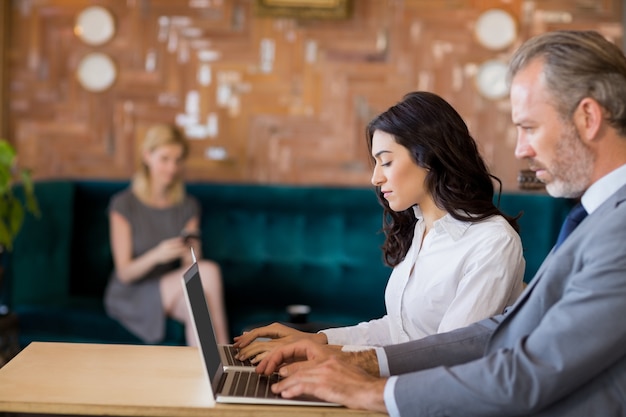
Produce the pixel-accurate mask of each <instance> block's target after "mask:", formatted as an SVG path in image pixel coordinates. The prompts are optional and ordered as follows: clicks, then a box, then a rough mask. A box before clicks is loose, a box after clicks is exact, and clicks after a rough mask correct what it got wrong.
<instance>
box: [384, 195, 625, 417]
mask: <svg viewBox="0 0 626 417" xmlns="http://www.w3.org/2000/svg"><path fill="white" fill-rule="evenodd" d="M625 201H626V187H622V188H621V189H620V190H619V191H617V192H616V193H615V194H614V195H613V196H611V197H610V198H609V199H608V200H607V201H606V202H604V203H603V204H602V205H601V206H600V207H599V208H598V209H597V210H596V211H594V212H593V213H592V214H591V215H589V216H588V217H587V218H586V219H585V220H584V221H583V222H582V223H581V224H580V225H579V226H578V228H577V229H576V230H574V232H573V233H572V234H571V235H570V236H569V238H568V239H567V240H566V241H565V242H564V243H563V245H562V246H561V247H560V248H559V249H558V250H556V251H554V250H553V251H552V252H551V253H550V254H549V255H548V256H547V257H546V260H545V261H544V262H543V264H542V265H541V267H540V268H539V270H538V271H537V274H536V275H535V277H534V279H533V280H532V281H531V284H530V285H529V286H528V288H527V289H526V291H524V293H522V295H521V296H520V298H519V299H518V301H517V302H516V303H515V304H514V305H513V306H512V307H511V308H510V309H509V310H508V311H507V312H506V313H505V314H504V315H501V316H497V317H493V318H491V319H488V320H483V321H481V322H478V323H475V324H473V325H471V326H469V327H467V328H464V329H459V330H457V331H454V332H450V333H445V334H441V335H435V336H432V337H429V338H426V339H421V340H417V341H414V342H409V343H405V344H401V345H395V346H388V347H386V348H385V353H386V355H387V359H388V363H389V369H390V372H391V374H392V375H399V377H398V381H397V383H396V385H395V391H394V395H395V399H396V402H397V405H398V408H399V410H400V413H401V415H402V416H463V417H471V416H498V417H502V416H525V415H532V416H559V417H561V416H567V417H577V416H580V417H596V416H597V417H613V416H626V203H625Z"/></svg>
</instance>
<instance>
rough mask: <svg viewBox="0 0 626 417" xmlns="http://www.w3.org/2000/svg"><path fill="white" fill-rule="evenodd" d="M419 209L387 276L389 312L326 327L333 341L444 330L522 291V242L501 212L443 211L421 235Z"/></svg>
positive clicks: (393, 338) (374, 340)
mask: <svg viewBox="0 0 626 417" xmlns="http://www.w3.org/2000/svg"><path fill="white" fill-rule="evenodd" d="M414 212H415V216H416V217H417V219H418V221H417V223H416V225H415V232H414V234H413V243H412V244H411V247H410V248H409V251H408V252H407V255H406V257H405V258H404V260H403V261H402V262H401V263H400V264H398V265H397V266H396V267H395V268H394V269H393V271H392V273H391V276H390V277H389V281H388V282H387V288H386V290H385V306H386V310H387V314H386V315H385V316H383V317H382V318H380V319H376V320H371V321H369V322H363V323H359V324H358V325H356V326H350V327H341V328H336V329H327V330H323V331H322V332H323V333H325V334H326V336H327V337H328V343H329V344H336V345H358V346H385V345H390V344H396V343H402V342H407V341H409V340H414V339H419V338H422V337H425V336H428V335H431V334H435V333H442V332H447V331H450V330H454V329H457V328H460V327H464V326H466V325H468V324H471V323H473V322H475V321H478V320H482V319H484V318H487V317H490V316H492V315H496V314H500V313H502V311H503V310H504V308H505V307H506V306H508V305H511V304H513V302H514V301H515V299H516V298H517V297H518V296H519V294H520V293H521V292H522V290H523V287H524V286H523V278H524V268H525V261H524V257H523V255H522V242H521V239H520V237H519V235H518V234H517V232H515V230H513V228H512V227H511V226H510V225H509V224H508V222H507V221H506V220H505V219H504V218H503V217H502V216H492V217H490V218H488V219H486V220H483V221H480V222H477V223H470V222H465V221H459V220H456V219H454V218H453V217H452V216H450V215H449V214H446V215H445V216H444V217H442V218H441V219H439V220H437V221H436V222H435V223H434V225H433V228H432V230H430V231H429V233H428V234H427V235H426V236H425V238H424V239H423V242H422V236H423V235H424V222H423V221H422V220H423V219H422V213H421V211H420V209H419V208H418V207H415V208H414Z"/></svg>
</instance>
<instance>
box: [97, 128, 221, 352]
mask: <svg viewBox="0 0 626 417" xmlns="http://www.w3.org/2000/svg"><path fill="white" fill-rule="evenodd" d="M188 151H189V146H188V143H187V141H186V139H185V138H184V136H183V135H182V134H181V132H180V131H179V130H178V129H177V128H176V127H175V126H171V125H155V126H153V127H151V128H150V129H149V130H148V131H147V133H146V136H145V139H144V142H143V147H142V154H141V166H140V167H139V169H138V171H137V173H136V174H135V176H134V177H133V179H132V182H131V185H130V187H129V188H127V189H125V190H122V191H121V192H119V193H118V194H116V195H114V196H113V197H112V199H111V203H110V206H109V222H110V235H111V249H112V252H113V262H114V266H115V268H114V271H113V273H112V275H111V278H110V280H109V283H108V286H107V289H106V292H105V299H104V304H105V307H106V310H107V313H108V314H109V315H110V316H111V317H113V318H115V319H117V320H118V321H119V322H120V323H122V324H123V325H124V326H125V327H126V328H127V329H128V330H130V331H131V332H132V333H134V334H135V335H136V336H137V337H139V338H140V339H142V340H143V341H144V342H146V343H158V342H159V341H161V340H162V339H163V337H164V334H165V318H166V317H172V318H174V319H176V320H178V321H181V322H183V323H184V324H185V334H186V340H187V344H189V345H196V344H197V341H196V339H195V334H194V331H193V326H192V325H191V323H189V320H190V319H189V315H188V313H187V307H186V304H185V299H184V294H183V289H182V285H181V281H180V280H181V276H182V274H183V271H184V270H186V269H187V268H188V267H189V265H190V264H191V262H192V260H191V253H190V250H189V247H190V246H192V247H193V248H194V251H195V253H196V257H197V259H198V266H199V269H200V274H201V275H202V280H203V285H204V289H205V291H206V297H207V300H208V303H209V308H210V310H211V315H212V317H213V325H214V327H215V334H216V337H217V340H218V341H219V342H220V343H226V342H228V340H229V337H228V331H227V322H226V314H225V312H224V303H223V297H222V278H221V272H220V269H219V266H218V265H217V264H216V263H214V262H211V261H207V260H202V259H201V257H202V252H201V242H200V239H199V234H198V233H199V230H200V206H199V203H198V201H197V200H196V199H195V198H194V197H192V196H190V195H188V194H186V193H185V186H184V183H183V180H182V172H183V165H184V161H185V159H186V157H187V154H188Z"/></svg>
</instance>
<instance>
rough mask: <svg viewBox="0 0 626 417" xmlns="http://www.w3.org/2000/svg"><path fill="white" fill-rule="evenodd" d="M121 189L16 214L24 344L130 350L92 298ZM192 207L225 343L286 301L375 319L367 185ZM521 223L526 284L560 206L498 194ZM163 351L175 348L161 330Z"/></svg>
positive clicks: (47, 185)
mask: <svg viewBox="0 0 626 417" xmlns="http://www.w3.org/2000/svg"><path fill="white" fill-rule="evenodd" d="M127 185H128V184H127V182H123V181H87V180H77V181H72V180H63V181H45V182H38V183H37V184H36V186H35V192H36V195H37V197H38V199H39V203H40V206H41V212H42V216H41V217H40V218H38V219H37V218H33V217H27V218H26V222H25V224H24V227H23V229H22V231H21V232H20V235H19V236H18V238H17V240H16V242H15V248H14V251H13V253H12V254H11V256H10V257H9V259H8V262H7V278H8V280H5V284H8V288H6V291H5V293H6V294H8V295H9V296H8V298H9V304H10V306H11V308H12V310H13V311H14V312H15V313H16V314H17V315H18V318H19V336H20V344H21V345H22V346H25V345H26V344H28V343H29V342H31V341H34V340H37V341H71V342H98V343H141V342H140V340H138V339H137V338H136V337H134V336H133V335H132V334H130V333H129V332H128V331H126V330H125V329H124V328H123V327H122V326H121V325H120V324H118V323H117V322H116V321H114V320H113V319H111V318H109V317H108V316H107V315H106V313H105V311H104V308H103V305H102V295H103V291H104V288H105V285H106V282H107V279H108V277H109V274H110V272H111V269H112V267H113V264H112V259H111V250H110V246H109V238H108V220H107V206H108V202H109V199H110V198H111V196H112V195H113V194H114V193H115V192H117V191H119V190H121V189H123V188H124V187H126V186H127ZM188 191H189V193H190V194H192V195H194V196H196V197H197V198H198V199H199V201H200V203H201V205H202V224H201V227H202V245H203V251H204V253H205V256H206V257H208V258H210V259H213V260H215V261H216V262H218V263H219V265H220V266H221V268H222V273H223V279H224V285H225V297H226V309H227V313H228V319H229V325H230V331H231V334H232V335H236V334H239V333H240V332H241V331H242V329H244V328H247V327H249V326H254V325H256V324H259V323H265V322H271V321H281V320H283V321H284V320H287V314H286V312H285V307H286V306H287V305H289V304H308V305H310V306H311V314H310V320H311V321H313V322H316V323H319V324H322V325H349V324H353V323H357V322H359V321H362V320H368V319H370V318H374V317H378V316H380V315H381V314H383V313H384V301H383V293H384V288H385V285H386V281H387V278H388V276H389V273H390V269H389V268H387V267H386V266H384V265H383V263H382V256H381V252H380V245H381V244H382V242H383V239H384V236H383V234H382V233H381V231H380V229H381V216H382V209H381V207H380V206H379V204H378V201H377V199H376V196H375V193H374V191H373V189H371V188H345V187H344V188H342V187H334V188H327V187H313V186H309V187H296V186H278V185H249V184H247V185H246V184H213V183H191V184H189V185H188ZM500 204H501V207H502V209H503V210H504V211H505V212H507V213H510V214H517V213H519V212H520V211H523V212H524V215H523V217H522V218H521V219H520V223H521V228H522V230H521V234H522V241H523V244H524V247H525V249H524V251H525V257H526V261H527V271H526V275H525V279H526V280H529V279H530V278H532V276H533V274H534V272H535V271H536V270H537V268H538V267H539V265H540V263H541V261H542V260H543V258H544V257H545V255H546V254H547V253H548V251H549V250H550V248H551V246H552V244H553V242H554V241H555V239H556V235H557V234H558V230H559V228H560V224H561V221H562V219H563V218H564V216H565V215H566V213H567V211H568V210H569V208H570V207H571V202H570V201H568V200H561V199H553V198H551V197H548V196H545V195H541V194H521V193H520V194H513V193H511V194H504V195H503V196H502V197H501V202H500ZM162 343H164V344H173V345H177V344H183V343H184V331H183V328H182V325H180V324H179V323H177V322H174V321H171V320H170V321H168V323H167V331H166V339H165V340H164V341H163V342H162Z"/></svg>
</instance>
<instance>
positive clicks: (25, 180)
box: [0, 139, 39, 315]
mask: <svg viewBox="0 0 626 417" xmlns="http://www.w3.org/2000/svg"><path fill="white" fill-rule="evenodd" d="M16 162H17V155H16V152H15V149H14V148H13V147H12V146H11V144H10V143H9V142H7V141H6V140H4V139H0V315H2V314H6V313H7V312H8V308H7V306H6V305H4V301H5V300H4V298H5V294H4V292H5V291H4V290H5V283H4V282H3V281H4V280H3V275H4V270H5V268H6V263H7V256H6V255H7V253H8V252H11V251H12V250H13V242H14V240H15V237H16V236H17V234H18V233H19V231H20V229H21V227H22V224H23V223H24V215H25V213H26V211H28V212H30V213H32V214H33V215H35V216H39V206H38V204H37V199H36V198H35V193H34V187H33V181H32V177H31V173H30V170H28V169H26V168H18V166H17V163H16ZM19 182H21V184H22V186H23V190H24V197H23V199H20V198H19V197H18V196H17V195H15V193H14V187H13V186H14V185H15V184H16V183H19Z"/></svg>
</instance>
